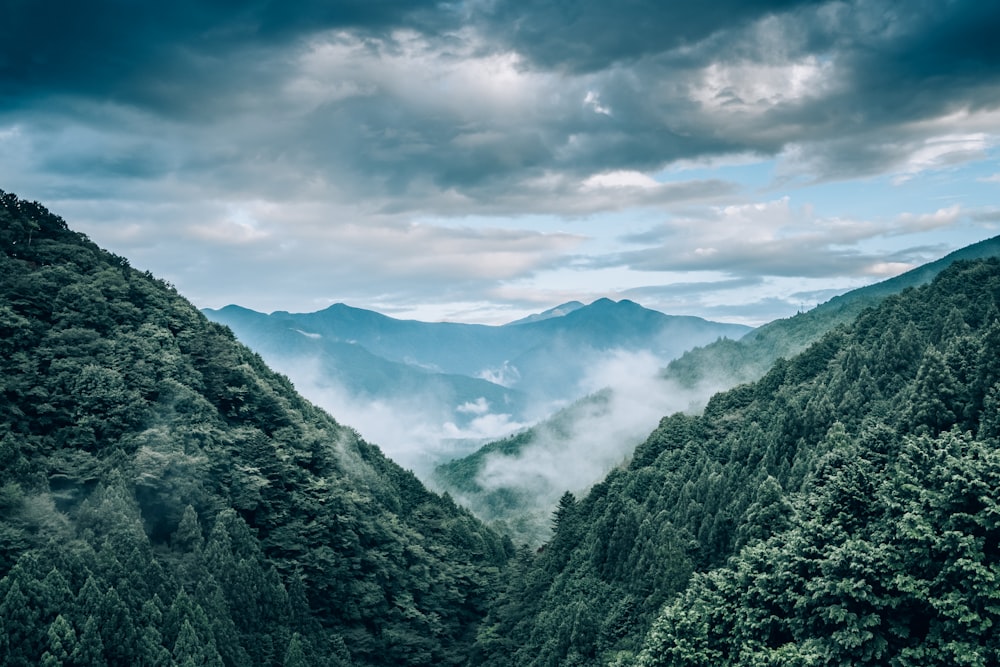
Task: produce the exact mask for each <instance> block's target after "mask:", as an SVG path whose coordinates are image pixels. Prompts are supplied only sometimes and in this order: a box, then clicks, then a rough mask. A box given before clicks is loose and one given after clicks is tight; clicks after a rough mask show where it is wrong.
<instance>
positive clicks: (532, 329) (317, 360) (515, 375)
mask: <svg viewBox="0 0 1000 667" xmlns="http://www.w3.org/2000/svg"><path fill="white" fill-rule="evenodd" d="M203 312H204V313H205V315H206V316H207V317H208V318H209V319H211V320H213V321H216V322H219V323H221V324H225V325H227V326H229V327H230V328H231V329H232V330H233V331H234V332H235V333H236V336H237V337H238V338H239V339H240V340H241V341H242V342H244V343H245V344H247V345H248V346H250V347H251V348H252V349H254V350H255V351H257V352H258V353H259V354H260V355H261V356H263V357H264V359H265V360H266V361H267V362H268V363H269V364H270V365H271V366H272V367H274V368H276V369H278V370H279V371H281V372H283V373H284V374H286V375H287V376H288V377H289V378H290V379H291V380H292V381H293V382H294V383H295V385H296V386H297V387H298V388H299V389H300V390H301V391H302V392H303V393H304V394H306V395H307V396H311V397H313V399H314V400H316V401H317V402H318V403H320V404H324V402H326V403H328V404H329V406H330V407H331V408H338V407H339V408H341V410H339V411H337V412H338V414H344V415H346V418H347V419H348V421H349V423H352V425H353V426H355V427H357V428H359V429H360V430H361V431H362V432H363V433H365V432H366V428H365V427H366V426H367V424H366V421H373V422H376V424H375V425H374V428H376V429H377V428H378V425H379V424H384V422H385V415H386V414H389V413H392V414H394V415H395V419H397V420H398V421H399V422H402V423H406V422H409V423H410V424H411V425H412V427H411V428H409V429H405V430H404V431H403V432H401V433H399V437H401V438H404V439H405V440H406V442H405V443H401V444H399V446H396V447H394V445H396V444H397V443H395V442H394V437H393V434H389V433H385V432H382V433H379V432H378V431H377V430H376V434H378V435H382V436H383V437H382V438H381V439H380V440H379V442H380V443H381V444H382V445H383V446H384V447H386V448H387V450H388V451H389V452H390V453H391V454H393V455H394V457H395V458H397V460H398V459H400V458H402V459H405V463H407V464H409V465H412V466H414V467H417V468H422V469H427V468H428V466H430V465H432V464H433V463H434V462H435V461H438V460H440V459H441V458H442V457H451V456H455V455H458V454H463V453H468V451H470V449H469V448H470V447H471V448H475V447H476V446H478V444H480V443H481V441H482V438H484V437H489V436H493V437H496V436H498V435H504V434H506V433H509V432H511V431H515V430H517V429H518V428H519V427H520V426H522V425H524V424H526V423H530V422H532V421H534V420H537V419H539V418H542V417H544V416H546V415H548V414H549V413H551V412H552V411H553V410H555V409H558V408H559V407H561V406H563V405H566V404H568V403H570V402H572V401H573V400H575V399H577V398H579V397H580V396H582V395H585V394H586V393H588V392H589V391H592V390H594V389H595V388H600V384H599V382H600V380H599V378H596V377H594V372H595V369H599V368H601V367H602V362H603V361H604V360H606V359H608V358H609V357H610V355H613V354H621V353H631V354H639V353H643V354H645V355H647V357H648V366H649V367H650V368H658V367H659V366H662V365H664V364H666V363H667V362H668V361H669V360H671V359H673V358H675V357H677V356H678V355H680V354H681V353H683V352H684V351H685V350H687V349H690V348H692V347H694V346H696V345H704V344H706V343H710V342H712V341H715V340H717V339H719V338H721V337H730V338H739V337H740V336H742V335H743V334H745V333H746V332H747V331H749V327H746V326H743V325H736V324H723V323H717V322H710V321H707V320H704V319H701V318H697V317H681V316H670V315H664V314H663V313H660V312H657V311H653V310H649V309H647V308H643V307H642V306H640V305H639V304H637V303H634V302H632V301H628V300H622V301H618V302H615V301H612V300H610V299H599V300H597V301H595V302H593V303H591V304H589V305H586V306H585V305H583V304H580V303H578V302H571V303H567V304H563V305H561V306H558V307H556V308H553V309H550V310H548V311H546V312H544V313H540V314H538V315H534V316H531V317H529V318H525V319H522V320H518V321H516V322H512V323H510V324H507V325H503V326H487V325H475V324H457V323H449V322H419V321H414V320H397V319H394V318H391V317H388V316H385V315H382V314H379V313H376V312H373V311H369V310H363V309H360V308H352V307H350V306H346V305H344V304H335V305H333V306H330V307H329V308H326V309H325V310H322V311H319V312H315V313H301V314H292V313H287V312H281V311H279V312H275V313H271V314H269V315H267V314H263V313H258V312H255V311H252V310H248V309H246V308H242V307H239V306H227V307H225V308H222V309H219V310H205V311H203ZM595 383H598V386H597V387H595ZM372 405H385V406H387V408H386V410H385V412H381V411H380V412H379V414H378V415H376V416H374V417H373V418H371V419H370V420H366V417H367V416H368V415H369V414H370V407H371V406H372ZM352 412H353V413H355V414H357V415H358V421H357V422H350V420H351V413H352ZM418 425H419V428H418ZM428 425H429V426H428ZM421 429H423V430H424V431H425V432H426V431H429V430H434V431H435V432H436V434H437V436H438V437H437V439H438V442H426V443H423V445H422V446H421V447H413V445H412V438H413V435H412V434H413V433H414V432H415V431H420V430H421ZM462 447H464V448H465V449H464V450H463V449H461V448H462ZM456 448H457V449H456Z"/></svg>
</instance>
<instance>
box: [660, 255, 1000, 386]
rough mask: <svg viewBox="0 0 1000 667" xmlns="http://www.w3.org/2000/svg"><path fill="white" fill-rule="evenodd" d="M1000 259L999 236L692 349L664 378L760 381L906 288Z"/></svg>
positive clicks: (733, 382) (686, 381) (689, 382)
mask: <svg viewBox="0 0 1000 667" xmlns="http://www.w3.org/2000/svg"><path fill="white" fill-rule="evenodd" d="M998 256H1000V236H995V237H993V238H991V239H986V240H984V241H980V242H979V243H974V244H972V245H970V246H966V247H965V248H960V249H959V250H956V251H954V252H952V253H949V254H948V255H946V256H944V257H942V258H941V259H939V260H937V261H934V262H930V263H928V264H924V265H923V266H918V267H917V268H915V269H912V270H910V271H907V272H906V273H903V274H900V275H898V276H896V277H894V278H890V279H888V280H883V281H882V282H880V283H876V284H874V285H868V286H867V287H861V288H859V289H856V290H851V291H850V292H847V293H846V294H841V295H840V296H836V297H834V298H832V299H830V300H829V301H827V302H826V303H823V304H820V305H819V306H816V307H815V308H813V309H812V310H809V311H807V312H804V313H799V314H798V315H795V316H794V317H790V318H786V319H780V320H775V321H773V322H769V323H767V324H765V325H763V326H761V327H758V328H757V329H754V330H753V331H751V332H749V333H748V334H747V335H746V336H744V337H743V338H741V339H740V340H738V341H733V340H720V341H717V342H714V343H712V344H710V345H706V346H705V347H698V348H694V349H692V350H689V351H688V352H686V353H684V354H683V355H681V356H679V357H678V358H677V359H676V360H674V361H672V362H670V364H669V365H668V366H667V369H666V371H665V373H664V375H665V376H666V377H667V378H668V379H671V380H676V381H678V382H681V383H682V384H683V385H684V386H686V387H697V386H698V385H699V384H702V383H709V384H717V382H718V380H719V379H723V380H724V381H725V382H726V383H727V384H728V386H730V387H731V386H735V385H737V384H739V383H741V382H750V381H752V380H756V379H757V378H759V377H761V376H762V375H763V374H764V373H766V372H767V371H768V369H770V368H771V365H772V364H773V363H774V362H775V360H777V359H778V358H780V357H785V358H787V357H790V356H792V355H794V354H798V353H799V352H801V351H802V350H804V349H805V348H806V347H808V346H809V345H810V344H811V343H813V342H814V341H816V340H818V339H819V338H820V336H822V335H823V334H825V333H826V332H827V331H830V330H831V329H833V328H834V327H836V326H837V325H839V324H844V323H847V322H850V321H852V320H853V319H854V318H855V317H857V316H858V315H859V314H860V313H861V311H863V310H864V309H865V308H869V307H871V306H874V305H877V304H878V303H880V302H881V301H882V300H883V299H885V298H886V297H888V296H890V295H892V294H898V293H899V292H902V291H903V290H904V289H906V288H907V287H919V286H920V285H924V284H926V283H929V282H930V281H931V280H933V279H934V277H935V276H937V275H938V274H939V273H940V272H941V271H943V270H944V269H946V268H947V267H949V266H951V265H952V264H953V263H955V262H957V261H959V260H973V259H982V258H985V257H998Z"/></svg>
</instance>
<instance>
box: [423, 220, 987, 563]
mask: <svg viewBox="0 0 1000 667" xmlns="http://www.w3.org/2000/svg"><path fill="white" fill-rule="evenodd" d="M997 256H1000V237H994V238H991V239H986V240H985V241H981V242H979V243H975V244H973V245H970V246H967V247H965V248H961V249H959V250H956V251H955V252H952V253H950V254H948V255H947V256H945V257H943V258H941V259H939V260H937V261H934V262H931V263H929V264H925V265H923V266H919V267H917V268H915V269H912V270H910V271H907V272H906V273H903V274H901V275H899V276H896V277H894V278H890V279H888V280H884V281H882V282H880V283H876V284H874V285H868V286H866V287H861V288H859V289H856V290H852V291H850V292H847V293H846V294H842V295H840V296H837V297H834V298H833V299H830V300H829V301H827V302H826V303H823V304H821V305H819V306H817V307H816V308H814V309H812V310H810V311H807V312H803V313H799V314H797V315H795V316H794V317H790V318H787V319H780V320H775V321H773V322H769V323H768V324H765V325H763V326H761V327H759V328H757V329H754V330H753V331H750V332H749V333H747V334H746V335H745V336H743V337H742V338H739V339H738V340H733V339H730V338H719V339H718V340H716V341H715V342H713V343H711V344H709V345H706V346H704V347H696V348H693V349H691V350H689V351H687V352H685V353H684V354H683V355H681V356H680V357H678V358H677V359H675V360H673V361H671V362H670V363H669V364H668V365H667V367H666V368H664V369H663V371H662V372H661V374H660V377H659V380H660V382H658V383H653V384H651V385H650V386H649V387H647V391H646V392H645V394H644V396H646V397H650V396H658V398H657V401H658V405H659V406H660V407H661V410H660V411H658V412H656V413H655V417H654V419H655V418H658V417H659V416H660V415H662V414H664V413H668V412H673V411H677V410H683V411H685V412H697V411H700V410H701V409H702V407H703V406H704V405H705V403H706V402H707V401H708V399H709V398H711V396H712V395H713V394H715V393H716V392H718V391H722V390H725V389H730V388H732V387H734V386H736V385H738V384H742V383H745V382H752V381H754V380H757V379H759V378H760V377H761V376H762V375H764V373H766V372H767V371H768V370H769V369H770V368H771V367H772V366H773V365H774V363H775V361H777V360H778V359H779V358H786V359H787V358H790V357H792V356H794V355H796V354H798V353H800V352H802V351H803V350H805V349H806V348H807V347H808V346H809V345H810V344H812V343H813V342H815V341H816V340H818V339H819V338H820V337H822V336H823V335H824V334H825V333H826V332H828V331H830V330H831V329H833V328H835V327H836V326H838V325H840V324H847V323H850V322H851V321H852V320H854V318H856V317H857V316H858V315H859V314H860V313H861V312H862V311H863V310H864V309H865V308H870V307H873V306H875V305H877V304H878V303H880V302H881V301H882V300H883V299H885V298H886V297H888V296H890V295H892V294H897V293H899V292H901V291H903V290H904V289H906V288H907V287H917V286H920V285H923V284H926V283H928V282H930V281H931V280H933V279H934V277H935V276H937V275H938V274H939V273H940V272H941V271H943V270H944V269H946V268H947V267H948V266H950V265H951V264H953V263H954V262H956V261H960V260H971V259H982V258H986V257H997ZM623 405H624V406H626V408H630V407H633V406H634V401H623V400H622V399H621V398H620V397H616V395H615V389H610V388H609V389H607V390H605V391H603V392H599V393H596V394H594V395H591V396H587V397H584V398H582V399H580V400H579V401H577V402H575V403H573V404H571V405H569V406H567V407H566V408H563V409H562V410H560V411H558V412H556V413H555V414H553V415H552V416H551V417H549V418H548V419H545V420H543V421H541V422H538V423H537V424H535V425H534V426H532V427H531V428H529V429H526V430H524V431H522V432H520V433H517V434H515V435H512V436H510V437H507V438H505V439H502V440H499V441H495V442H491V443H487V444H486V445H484V446H483V447H481V448H480V449H479V450H477V451H476V452H473V453H472V454H469V455H467V456H465V457H462V458H458V459H454V460H451V461H448V462H446V463H443V464H441V465H439V466H438V467H437V468H436V470H435V474H436V478H437V479H436V482H437V484H438V485H439V486H440V488H442V489H445V490H447V491H449V492H450V493H452V494H454V495H455V496H456V497H457V498H460V499H461V501H462V502H463V503H465V504H466V505H467V506H468V507H470V508H471V509H472V510H473V511H474V512H475V513H476V515H477V516H479V517H480V518H483V519H484V520H486V521H488V522H491V523H493V524H495V525H497V526H503V527H504V528H505V529H506V530H508V531H510V532H511V534H512V535H513V536H515V538H516V539H517V540H518V541H527V542H529V543H541V542H542V541H544V540H547V539H548V536H549V532H550V526H549V524H548V522H547V520H546V518H547V515H548V514H549V513H551V511H552V509H553V508H554V507H555V504H556V500H557V499H558V497H559V494H561V493H562V492H563V491H565V490H566V488H567V486H566V484H565V482H563V483H562V485H561V486H558V487H557V486H553V485H552V484H547V485H546V484H542V483H540V481H539V480H535V479H533V478H532V477H531V476H530V475H525V474H521V475H520V476H515V475H506V476H505V477H504V478H502V480H501V482H500V483H492V484H490V483H487V482H490V481H491V480H490V477H491V470H492V469H494V468H499V469H502V468H503V466H504V464H505V462H507V461H517V460H519V459H524V458H532V457H534V458H542V457H541V456H538V455H537V454H536V452H538V451H542V452H545V456H547V457H548V458H553V456H552V455H551V454H549V452H554V451H556V452H558V451H566V452H570V453H571V455H570V456H567V457H566V459H567V463H566V465H572V459H573V458H574V456H573V454H575V452H576V451H578V450H579V449H581V448H580V446H579V445H580V442H581V441H582V440H584V439H586V438H587V437H588V435H589V434H590V433H592V432H594V431H595V428H594V425H593V424H594V422H595V421H599V422H601V423H611V422H612V421H615V420H616V419H617V420H619V421H621V420H622V418H621V416H620V415H617V414H616V410H621V409H622V406H623ZM629 412H630V414H629V418H631V419H633V420H634V419H635V418H636V417H635V410H631V411H629ZM654 424H655V421H651V422H650V424H649V426H648V427H647V428H646V429H645V430H633V431H632V432H630V433H626V432H624V431H621V430H619V433H620V434H621V437H622V438H623V439H628V442H627V443H626V442H623V443H622V445H623V446H622V447H621V448H620V451H622V452H623V453H624V452H631V450H632V449H633V448H634V447H635V446H636V445H638V444H639V443H640V442H642V440H643V439H644V438H645V437H646V435H647V434H648V433H649V431H650V430H652V428H653V426H654ZM623 455H624V454H623ZM613 463H617V461H614V462H613ZM521 467H522V468H523V467H524V466H521ZM586 487H589V483H588V484H586V485H584V486H581V487H578V488H579V489H583V488H586ZM571 490H574V491H575V490H577V488H571Z"/></svg>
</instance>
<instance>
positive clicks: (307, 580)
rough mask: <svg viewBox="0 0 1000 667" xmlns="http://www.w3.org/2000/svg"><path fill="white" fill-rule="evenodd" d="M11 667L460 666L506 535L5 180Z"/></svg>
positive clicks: (0, 608)
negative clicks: (13, 191)
mask: <svg viewBox="0 0 1000 667" xmlns="http://www.w3.org/2000/svg"><path fill="white" fill-rule="evenodd" d="M0 247H2V249H3V252H2V253H0V295H2V296H0V382H2V386H0V627H3V632H2V633H0V663H2V664H4V665H29V664H80V665H84V664H85V665H91V664H105V663H107V664H116V665H138V664H150V665H152V664H178V665H187V664H194V665H202V664H205V665H226V666H227V667H228V666H231V665H251V664H252V665H271V664H286V665H287V664H296V665H302V664H315V665H347V664H353V665H398V664H412V665H427V664H452V665H460V664H464V663H465V662H466V661H467V658H468V650H469V646H470V645H471V642H472V640H473V638H474V636H475V630H476V625H477V623H478V621H479V619H480V618H481V617H482V615H483V614H484V612H485V606H486V603H487V601H488V599H489V598H490V597H491V591H492V587H493V586H494V581H495V578H496V576H497V573H498V571H499V570H498V568H500V567H501V566H502V565H503V563H504V562H505V560H506V558H507V551H508V549H509V548H510V546H509V542H506V541H504V540H502V539H501V538H499V537H498V536H497V535H496V534H495V533H493V532H491V531H490V530H488V529H486V528H485V527H484V526H483V525H482V524H480V523H479V522H478V521H477V520H475V519H474V518H473V517H472V516H471V515H470V514H469V513H468V512H466V511H464V510H462V509H460V508H458V507H456V506H455V505H454V504H453V503H452V502H451V501H450V500H449V499H447V498H441V497H439V496H436V495H434V494H431V493H430V492H428V491H427V490H426V489H425V488H424V487H423V486H422V485H421V484H420V483H419V482H418V481H417V479H416V478H415V477H414V476H413V475H412V474H410V473H408V472H406V471H404V470H402V469H401V468H399V467H398V466H396V465H395V464H393V463H392V462H390V461H388V460H387V459H385V458H384V457H383V456H382V454H381V453H380V452H379V450H378V449H377V448H376V447H374V446H372V445H369V444H367V443H366V442H364V441H363V440H361V439H360V438H358V436H357V435H356V434H355V433H354V432H353V431H351V430H350V429H348V428H345V427H343V426H341V425H340V424H338V423H337V422H336V421H334V420H333V419H332V418H331V417H329V416H328V415H327V414H325V413H323V412H321V411H320V410H318V409H317V408H315V407H314V406H313V405H311V404H310V403H308V402H306V401H305V400H304V399H302V398H301V397H300V396H299V395H298V394H296V393H295V391H294V390H293V389H292V387H291V385H290V384H289V382H288V381H287V380H286V379H285V378H284V377H281V376H279V375H276V374H274V373H273V372H271V371H270V370H268V368H267V367H266V366H265V365H264V364H263V362H262V361H261V359H260V357H259V356H257V355H255V354H253V353H251V352H250V351H249V350H248V349H247V348H245V347H244V346H242V345H240V344H238V343H237V342H236V341H235V340H234V339H233V336H232V333H231V332H230V331H229V330H228V329H226V328H224V327H221V326H219V325H216V324H212V323H210V322H208V321H207V320H206V319H205V318H204V316H202V315H201V314H200V313H199V312H198V311H197V310H196V309H195V308H194V307H193V306H191V305H190V304H189V303H187V302H186V301H185V300H184V299H183V298H181V297H180V296H179V295H178V294H177V293H176V292H175V291H174V290H173V289H172V288H171V287H170V286H169V285H166V284H165V283H163V282H161V281H158V280H156V279H155V278H153V277H152V276H150V275H149V274H142V273H139V272H137V271H135V270H133V269H132V268H130V266H129V264H128V262H127V260H125V259H124V258H121V257H117V256H114V255H111V254H109V253H106V252H104V251H101V250H100V249H99V248H97V247H96V246H95V245H94V244H92V243H91V242H89V241H88V240H87V239H86V238H85V237H83V236H82V235H80V234H77V233H74V232H72V231H71V230H70V229H68V227H67V226H66V223H65V222H64V221H63V220H62V219H60V218H58V217H57V216H54V215H52V214H51V213H49V212H48V211H46V210H45V209H44V208H43V207H41V206H40V205H38V204H33V203H28V202H23V201H20V200H18V199H17V198H16V197H15V196H14V195H10V194H5V193H0Z"/></svg>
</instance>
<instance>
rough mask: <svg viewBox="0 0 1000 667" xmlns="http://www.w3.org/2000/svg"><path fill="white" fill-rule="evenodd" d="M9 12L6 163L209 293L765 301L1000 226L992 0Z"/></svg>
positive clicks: (344, 0)
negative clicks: (988, 0) (990, 0)
mask: <svg viewBox="0 0 1000 667" xmlns="http://www.w3.org/2000/svg"><path fill="white" fill-rule="evenodd" d="M0 17H2V20H0V189H3V190H5V191H7V192H13V193H15V194H17V195H18V196H20V197H22V198H24V199H30V200H37V201H40V202H41V203H43V204H44V205H45V206H46V207H47V208H49V209H50V210H51V211H53V212H55V213H57V214H59V215H61V216H62V217H64V218H65V219H66V220H67V222H68V223H69V224H70V226H71V227H72V228H74V229H76V230H78V231H82V232H84V233H86V234H87V235H88V236H89V237H90V238H91V239H92V240H94V241H95V242H96V243H98V244H99V245H101V246H103V247H105V248H107V249H109V250H112V251H114V252H116V253H118V254H121V255H124V256H126V257H128V258H129V259H130V261H131V263H132V265H133V266H134V267H136V268H140V269H143V270H149V271H152V272H153V273H154V274H155V275H156V276H158V277H160V278H163V279H165V280H167V281H169V282H171V283H173V284H174V285H176V287H177V288H178V290H179V291H180V292H181V293H182V294H184V295H185V296H186V297H188V298H189V299H190V300H192V301H193V302H194V303H195V304H196V305H198V306H199V307H212V308H218V307H221V306H224V305H227V304H230V303H237V304H240V305H243V306H245V307H249V308H253V309H255V310H259V311H262V312H271V311H274V310H287V311H293V312H310V311H315V310H319V309H322V308H325V307H326V306H328V305H330V304H332V303H336V302H344V303H348V304H350V305H353V306H356V307H361V308H370V309H373V310H378V311H380V312H383V313H385V314H388V315H391V316H394V317H401V318H414V319H423V320H429V321H438V320H450V321H464V322H481V323H487V324H497V323H502V322H506V321H510V320H514V319H517V318H519V317H522V316H524V315H527V314H529V313H532V312H538V311H541V310H544V309H547V308H550V307H552V306H555V305H557V304H559V303H563V302H566V301H570V300H580V301H583V302H589V301H592V300H594V299H596V298H600V297H610V298H613V299H622V298H628V299H632V300H634V301H637V302H639V303H641V304H643V305H645V306H647V307H649V308H654V309H657V310H661V311H663V312H666V313H670V314H683V315H697V316H701V317H705V318H708V319H713V320H719V321H727V322H740V323H745V324H750V325H757V324H761V323H764V322H767V321H770V320H772V319H775V318H777V317H787V316H789V315H792V314H794V313H795V312H796V311H798V310H800V309H803V308H809V307H812V306H814V305H816V304H818V303H821V302H823V301H826V300H827V299H829V298H831V297H832V296H834V295H835V294H837V293H840V292H843V291H846V290H847V289H850V288H854V287H858V286H862V285H866V284H870V283H872V282H876V281H878V280H882V279H884V278H888V277H891V276H893V275H896V274H898V273H900V272H902V271H904V270H906V269H908V268H911V267H913V266H916V265H919V264H922V263H924V262H927V261H931V260H934V259H937V258H939V257H941V256H943V255H945V254H946V253H948V252H949V251H951V250H954V249H957V248H959V247H962V246H965V245H968V244H970V243H973V242H976V241H979V240H982V239H985V238H989V237H992V236H995V235H997V234H1000V200H998V194H1000V162H998V157H1000V145H998V144H1000V39H997V38H996V34H997V31H998V30H1000V3H996V2H982V1H981V0H969V1H966V0H954V1H946V0H910V1H907V2H902V0H899V1H886V0H857V1H848V2H815V1H797V0H719V1H717V2H702V3H694V2H684V3H682V2H665V1H663V0H621V1H620V2H607V1H606V0H577V1H576V2H554V1H552V2H542V1H540V0H521V1H516V0H468V1H462V0H457V1H454V2H427V1H420V0H323V1H321V0H247V1H244V2H235V1H234V0H172V1H171V2H158V3H154V2H127V1H123V0H92V1H91V2H86V3H82V2H77V1H75V0H74V1H70V0H54V1H52V2H44V3H43V2H37V1H33V0H0Z"/></svg>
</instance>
